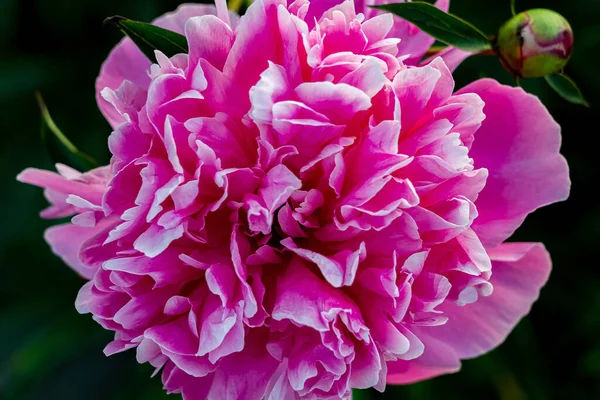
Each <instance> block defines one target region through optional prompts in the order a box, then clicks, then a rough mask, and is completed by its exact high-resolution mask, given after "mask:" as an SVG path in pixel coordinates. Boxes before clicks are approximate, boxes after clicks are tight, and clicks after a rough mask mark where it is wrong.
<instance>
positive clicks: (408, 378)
mask: <svg viewBox="0 0 600 400" xmlns="http://www.w3.org/2000/svg"><path fill="white" fill-rule="evenodd" d="M436 328H439V327H434V329H436ZM413 333H414V334H415V335H417V336H418V338H419V339H420V340H421V341H422V342H423V345H424V352H423V354H422V355H421V356H420V357H419V358H417V359H414V360H410V361H405V360H398V361H392V362H388V363H387V367H388V374H387V383H389V384H395V385H397V384H409V383H414V382H418V381H422V380H424V379H430V378H434V377H436V376H439V375H443V374H451V373H453V372H457V371H458V370H459V369H460V359H459V357H458V355H457V354H456V353H455V352H454V351H453V350H452V348H451V347H449V346H448V345H446V344H444V343H443V342H442V341H440V340H437V339H435V338H433V337H431V336H430V335H428V334H427V333H424V332H422V331H419V330H418V329H417V328H413Z"/></svg>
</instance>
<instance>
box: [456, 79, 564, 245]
mask: <svg viewBox="0 0 600 400" xmlns="http://www.w3.org/2000/svg"><path fill="white" fill-rule="evenodd" d="M468 92H473V93H476V94H478V95H479V96H480V97H481V98H482V100H483V101H484V102H485V108H484V110H483V111H484V113H485V115H486V119H485V121H483V124H482V126H481V128H480V129H479V130H478V131H477V132H476V134H475V142H474V143H473V147H472V148H471V151H470V152H469V156H470V157H472V158H473V160H474V162H475V167H476V168H487V169H488V170H489V176H488V178H487V183H486V186H485V188H484V189H483V191H482V192H481V193H480V194H479V198H478V199H477V202H476V203H475V205H476V206H477V210H478V211H479V217H478V218H477V219H476V220H475V222H474V223H473V229H474V230H475V232H477V234H478V235H479V237H480V239H481V241H482V243H483V244H484V245H485V247H486V248H488V249H489V248H493V247H495V246H497V245H498V244H500V243H502V242H503V241H504V240H506V239H507V238H508V237H510V236H511V235H512V234H513V232H514V231H515V230H516V229H517V228H518V227H519V226H520V225H521V223H522V222H523V220H524V219H525V217H526V216H527V214H529V213H530V212H532V211H534V210H535V209H537V208H539V207H542V206H545V205H547V204H551V203H554V202H557V201H561V200H565V199H566V198H567V197H568V196H569V189H570V180H569V169H568V166H567V162H566V161H565V159H564V158H563V156H562V155H560V153H559V148H560V142H561V136H560V126H559V125H558V124H557V123H556V122H555V121H554V120H553V119H552V117H551V116H550V114H549V113H548V110H546V108H545V107H544V105H543V104H542V102H541V101H540V100H539V99H538V98H537V97H535V96H533V95H531V94H527V93H525V92H524V91H523V90H522V89H521V88H513V87H509V86H502V85H500V84H499V83H497V82H496V81H493V80H490V79H482V80H479V81H477V82H475V83H472V84H470V85H468V86H467V87H465V88H464V89H462V90H461V91H460V92H459V93H468Z"/></svg>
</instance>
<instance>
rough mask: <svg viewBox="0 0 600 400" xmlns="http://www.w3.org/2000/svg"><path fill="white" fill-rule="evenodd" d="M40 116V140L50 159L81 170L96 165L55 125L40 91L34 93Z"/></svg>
mask: <svg viewBox="0 0 600 400" xmlns="http://www.w3.org/2000/svg"><path fill="white" fill-rule="evenodd" d="M35 96H36V98H37V102H38V104H39V106H40V112H41V116H42V132H41V133H42V142H43V143H44V144H45V146H46V149H47V150H48V153H50V157H51V158H52V161H53V162H55V163H62V164H66V165H69V166H72V167H76V168H78V169H80V170H83V171H88V170H90V169H93V168H96V167H98V163H97V162H96V160H94V159H93V158H92V157H90V156H88V155H87V154H85V153H83V152H81V151H79V149H77V147H75V145H74V144H73V143H72V142H71V141H70V140H69V139H68V138H67V137H66V136H65V134H64V133H62V132H61V130H60V129H59V128H58V126H56V124H55V123H54V120H53V119H52V117H51V116H50V112H49V111H48V108H47V107H46V103H44V99H42V95H41V94H40V93H36V94H35Z"/></svg>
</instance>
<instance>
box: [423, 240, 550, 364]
mask: <svg viewBox="0 0 600 400" xmlns="http://www.w3.org/2000/svg"><path fill="white" fill-rule="evenodd" d="M489 255H490V258H491V259H492V277H491V279H490V283H491V284H492V285H493V286H494V291H493V292H492V294H491V295H490V296H487V297H480V298H479V300H478V301H477V302H476V303H473V304H468V305H466V306H462V307H461V306H458V305H455V304H452V303H450V302H445V303H444V304H442V305H441V306H440V307H439V309H440V310H442V311H443V312H444V313H445V314H446V315H447V316H448V317H449V319H448V322H447V323H446V324H445V325H443V326H440V327H437V328H435V329H431V330H430V331H429V333H430V335H432V336H433V337H435V338H437V339H439V340H441V341H443V342H444V343H446V344H447V345H449V346H451V347H452V349H454V351H455V352H456V354H457V355H458V356H459V357H460V358H472V357H476V356H478V355H480V354H483V353H486V352H488V351H490V350H492V349H493V348H495V347H496V346H498V345H499V344H501V343H502V342H503V341H504V339H506V337H507V335H508V334H509V333H510V331H512V329H513V328H514V327H515V326H516V325H517V323H518V322H519V321H520V320H521V318H523V317H524V316H525V315H527V314H528V313H529V311H530V309H531V306H532V304H533V303H534V302H535V301H536V300H537V298H538V295H539V293H540V289H541V287H542V286H543V285H544V284H545V283H546V281H547V280H548V276H549V275H550V268H551V261H550V256H549V254H548V252H547V251H546V249H545V248H544V246H543V245H542V244H540V243H504V244H501V245H500V246H498V247H497V248H494V249H492V250H489Z"/></svg>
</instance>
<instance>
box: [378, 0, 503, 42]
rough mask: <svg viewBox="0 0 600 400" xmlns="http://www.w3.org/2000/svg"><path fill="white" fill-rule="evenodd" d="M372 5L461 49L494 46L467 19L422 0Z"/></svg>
mask: <svg viewBox="0 0 600 400" xmlns="http://www.w3.org/2000/svg"><path fill="white" fill-rule="evenodd" d="M372 7H373V8H377V9H379V10H384V11H389V12H391V13H393V14H396V15H398V16H399V17H400V18H404V19H405V20H407V21H408V22H412V23H413V24H415V25H416V26H417V27H418V28H419V29H421V30H422V31H424V32H426V33H428V34H430V35H431V36H433V37H434V38H436V39H437V40H439V41H440V42H444V43H446V44H448V45H450V46H454V47H457V48H459V49H462V50H466V51H472V52H480V51H486V50H490V49H492V47H493V44H492V41H491V40H490V39H489V38H488V37H487V36H486V35H485V34H484V33H483V32H481V31H480V30H479V29H477V28H476V27H474V26H473V25H471V24H470V23H468V22H466V21H465V20H463V19H460V18H458V17H456V16H454V15H452V14H447V13H445V12H443V11H442V10H440V9H439V8H436V7H434V6H432V5H431V4H428V3H425V2H422V1H413V2H410V3H395V4H383V5H379V6H372Z"/></svg>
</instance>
